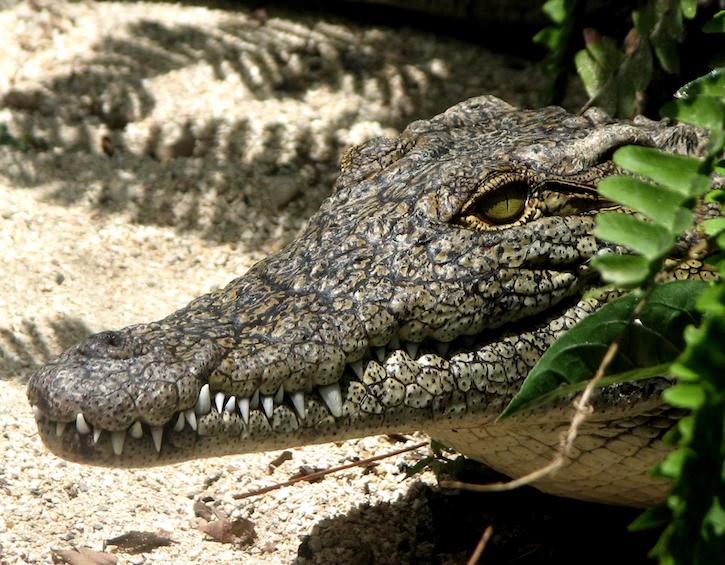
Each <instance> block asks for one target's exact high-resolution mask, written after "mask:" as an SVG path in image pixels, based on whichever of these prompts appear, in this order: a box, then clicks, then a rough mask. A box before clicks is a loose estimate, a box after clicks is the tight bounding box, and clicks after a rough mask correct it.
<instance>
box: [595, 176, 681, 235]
mask: <svg viewBox="0 0 725 565" xmlns="http://www.w3.org/2000/svg"><path fill="white" fill-rule="evenodd" d="M597 189H598V190H599V192H600V193H601V194H602V196H604V197H606V198H609V199H610V200H613V201H614V202H618V203H620V204H623V205H624V206H627V207H628V208H632V209H633V210H637V211H638V212H641V213H642V214H644V215H645V216H647V217H648V218H650V219H651V220H653V221H655V222H657V223H658V224H660V225H662V226H664V227H666V228H667V229H668V230H670V231H673V232H675V233H679V232H681V231H683V230H684V229H685V228H687V226H689V225H690V223H691V222H692V213H691V212H690V211H689V210H686V209H685V208H682V207H681V205H682V204H683V203H684V202H685V201H686V200H687V197H686V196H685V195H683V194H681V193H679V192H675V191H672V190H669V189H667V188H665V187H662V186H655V185H653V184H649V183H646V182H642V181H641V180H637V179H634V178H631V177H624V176H615V177H608V178H606V179H604V180H603V181H602V182H600V183H599V185H598V186H597Z"/></svg>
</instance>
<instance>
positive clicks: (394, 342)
mask: <svg viewBox="0 0 725 565" xmlns="http://www.w3.org/2000/svg"><path fill="white" fill-rule="evenodd" d="M388 349H400V340H399V339H398V336H397V335H394V336H393V337H391V338H390V343H388Z"/></svg>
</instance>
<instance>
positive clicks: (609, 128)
mask: <svg viewBox="0 0 725 565" xmlns="http://www.w3.org/2000/svg"><path fill="white" fill-rule="evenodd" d="M629 143H637V144H642V145H651V146H657V147H662V148H665V149H668V150H671V151H675V152H679V153H689V154H699V153H701V152H702V150H703V148H704V144H705V138H704V136H703V135H702V133H701V132H699V131H697V130H695V129H693V128H690V127H686V126H671V125H668V124H665V123H658V122H652V121H649V120H645V119H638V120H635V122H634V123H632V122H619V121H614V120H611V119H609V118H608V117H606V116H605V115H603V114H602V113H601V112H598V111H596V110H591V111H588V112H587V113H586V114H585V115H584V116H582V117H575V116H572V115H570V114H567V113H566V112H565V111H564V110H562V109H560V108H545V109H542V110H535V111H532V110H526V111H523V110H518V109H516V108H514V107H512V106H509V105H508V104H506V103H504V102H502V101H500V100H497V99H495V98H492V97H480V98H475V99H471V100H468V101H466V102H463V103H461V104H458V105H457V106H454V107H453V108H451V109H449V110H448V111H447V112H445V113H444V114H441V115H439V116H436V117H434V118H433V119H431V120H428V121H418V122H414V123H412V124H411V125H410V126H409V127H408V128H407V129H406V130H405V132H403V134H402V135H401V136H400V138H399V139H385V138H378V139H373V140H371V141H370V142H368V143H365V144H363V145H361V146H358V147H354V148H353V149H352V150H350V151H349V152H348V153H347V154H346V155H345V157H344V158H343V162H342V171H341V175H340V177H339V179H338V181H337V183H336V184H335V187H334V193H333V195H332V196H331V197H330V198H329V199H328V200H327V201H325V203H324V204H323V205H322V207H321V209H320V210H319V212H317V214H315V215H314V216H313V217H312V218H311V219H310V221H309V223H308V225H307V227H306V229H305V230H304V233H302V234H301V235H300V237H299V238H297V239H296V240H295V241H293V242H292V243H291V244H290V245H288V246H287V247H286V248H285V249H283V250H282V251H280V252H279V253H277V254H276V255H273V256H271V257H269V258H267V259H265V260H263V261H261V262H259V263H258V264H256V265H255V266H254V267H253V268H251V269H250V270H249V272H247V273H246V274H245V275H244V276H243V277H241V278H238V279H236V280H234V281H232V282H231V283H230V284H229V285H228V286H227V287H226V288H224V289H222V290H218V291H215V292H212V293H210V294H207V295H205V296H202V297H200V298H198V299H196V300H194V301H193V302H191V303H190V304H189V305H188V306H186V307H185V308H182V309H181V310H179V311H177V312H175V313H173V314H171V315H170V316H168V317H167V318H164V319H163V320H160V321H157V322H153V323H149V324H141V325H136V326H131V327H128V328H125V329H122V330H119V331H112V332H104V333H100V334H96V335H92V336H90V337H89V338H88V339H86V340H85V341H84V342H83V343H81V344H80V345H77V346H76V347H74V348H72V349H70V350H68V351H66V352H65V353H63V354H62V355H60V356H59V357H58V358H57V359H55V360H53V361H52V362H50V363H49V364H47V365H46V366H44V367H42V368H41V369H39V370H38V371H37V372H36V373H35V374H34V375H33V376H32V377H31V379H30V383H29V385H28V397H29V400H30V403H31V404H32V405H33V406H34V409H35V412H36V417H37V420H38V426H39V429H40V433H41V436H42V438H43V441H44V442H45V443H46V445H47V446H48V447H49V448H50V449H51V450H52V451H54V452H55V453H57V454H59V455H60V456H62V457H66V458H68V459H71V460H74V461H80V462H85V463H89V464H95V465H113V466H131V467H135V466H146V465H160V464H165V463H170V462H173V461H180V460H185V459H191V458H197V457H208V456H215V455H223V454H230V453H242V452H250V451H262V450H267V449H278V448H283V447H289V446H295V445H302V444H308V443H319V442H326V441H330V440H339V439H343V438H351V437H359V436H362V435H366V434H375V433H383V432H393V431H397V432H409V431H412V430H425V431H427V432H429V433H431V434H432V435H434V436H436V437H439V438H442V439H443V440H445V441H447V442H448V443H450V444H452V445H453V446H454V447H457V448H458V449H459V450H460V451H462V452H463V453H465V454H467V455H469V456H472V457H475V458H477V459H480V460H482V461H485V462H487V463H488V464H490V465H491V466H492V467H494V468H497V469H499V470H501V471H503V472H505V473H507V474H509V475H512V476H518V475H520V474H522V473H525V472H527V471H529V470H531V469H532V468H534V467H536V466H537V465H539V464H541V463H543V462H546V461H547V460H548V459H549V458H550V456H551V446H555V445H556V444H557V442H558V431H559V430H560V429H562V428H563V426H565V425H566V423H567V422H568V419H569V417H570V408H569V407H568V406H567V404H566V403H565V402H562V403H561V404H559V405H557V406H553V407H552V406H550V407H547V408H545V409H543V410H540V411H538V412H536V413H533V414H529V415H527V416H525V417H520V418H517V419H513V420H512V421H510V422H507V423H506V424H495V425H494V423H493V420H494V418H495V417H496V415H497V414H498V413H499V412H500V410H501V409H502V408H503V406H505V404H506V403H507V402H508V400H510V398H511V397H512V395H513V394H514V393H515V392H516V390H517V389H518V387H519V385H520V383H521V382H522V380H523V379H524V377H525V376H526V374H527V372H528V371H529V369H530V368H531V367H532V366H533V365H534V364H535V362H536V361H537V359H538V358H539V356H540V355H541V354H542V353H543V351H544V350H545V349H546V348H547V347H548V345H550V344H551V343H552V342H553V341H554V340H555V339H556V338H557V337H558V336H559V335H560V334H561V333H562V332H563V331H565V330H566V329H567V328H569V327H571V326H572V325H573V324H574V323H576V321H578V320H579V319H581V318H582V317H584V316H586V315H587V314H588V313H590V312H591V311H592V310H594V309H595V308H596V307H597V306H598V304H597V303H596V302H594V301H584V300H582V299H581V298H580V297H581V294H582V292H583V289H584V288H585V287H586V286H587V285H590V284H592V282H593V280H592V279H593V276H594V274H593V272H592V271H591V269H590V268H589V267H588V261H589V259H590V258H591V257H592V256H593V255H594V254H595V253H597V252H598V251H599V250H601V249H602V248H603V247H604V244H602V243H600V242H597V241H596V240H595V239H594V237H593V235H592V229H593V226H594V217H595V215H596V213H597V212H598V211H599V210H601V209H603V208H611V207H612V204H611V203H609V202H606V201H603V200H601V199H600V198H598V196H597V194H596V191H595V185H596V183H597V182H598V181H599V180H600V179H601V178H603V177H604V176H606V175H608V174H612V173H613V172H615V171H616V167H615V166H614V165H613V164H612V163H611V161H609V157H610V156H611V153H612V151H613V149H615V148H616V147H619V146H621V145H625V144H629ZM491 194H495V195H506V198H509V200H510V202H511V207H510V208H509V209H508V211H506V206H505V205H503V208H504V211H505V214H510V212H511V210H512V209H513V211H514V214H513V215H511V217H510V218H508V219H504V220H501V219H500V218H499V220H498V222H497V223H492V221H491V219H490V214H489V213H490V212H491V210H490V206H491V200H490V199H491V198H492V197H491V196H490V195H491ZM493 198H496V196H494V197H493ZM517 198H523V199H525V206H523V208H522V210H521V213H520V214H519V213H518V212H517V210H516V209H515V208H516V199H517ZM487 218H488V219H487ZM615 251H616V250H615ZM683 269H684V270H682V271H681V272H679V273H678V274H679V275H682V276H689V275H691V274H695V273H696V272H697V270H698V265H697V264H694V263H692V264H690V265H689V266H688V265H685V266H684V267H683ZM688 269H692V272H689V271H688ZM205 385H209V386H205ZM661 386H662V383H661V382H656V381H649V382H646V383H645V384H632V385H627V386H619V387H610V388H608V389H606V391H605V392H603V393H602V394H601V395H600V396H599V398H598V401H597V404H596V408H597V412H596V414H595V416H594V417H593V418H592V419H591V421H590V422H589V423H588V424H587V425H586V426H585V428H584V429H583V430H582V432H581V437H580V439H579V442H578V443H577V448H578V449H579V450H580V451H579V452H578V453H579V457H578V458H577V460H576V461H575V462H574V463H573V464H571V465H569V466H568V467H567V468H566V469H564V470H563V471H562V472H560V473H559V474H558V475H556V476H555V477H553V478H549V479H547V480H545V481H542V482H541V483H540V484H539V487H540V488H542V489H543V490H546V491H549V492H554V493H557V494H565V495H568V496H574V497H577V498H583V499H589V500H598V501H605V502H614V503H620V504H637V505H644V504H648V503H650V502H652V501H654V500H657V499H658V498H660V497H661V496H662V494H663V490H662V485H660V484H659V483H656V482H655V481H654V479H651V478H649V477H648V475H647V469H648V468H649V467H650V466H651V464H652V463H653V462H654V461H656V460H657V459H658V458H659V457H660V456H661V454H662V449H663V448H662V446H661V443H660V442H659V438H660V436H661V435H662V433H663V431H664V430H666V429H668V428H669V427H670V426H671V424H672V415H671V414H668V413H667V411H666V409H664V408H663V407H662V406H661V404H660V401H659V391H660V389H661ZM209 393H210V394H209ZM220 393H221V394H220ZM232 396H233V397H234V399H233V400H230V397H232ZM207 399H209V401H207ZM217 403H218V405H217ZM180 412H184V413H185V416H184V417H179V414H180ZM79 414H81V415H82V416H78V415H79ZM58 422H60V424H58ZM73 422H75V425H73ZM63 423H71V425H68V426H63ZM92 430H95V431H96V436H97V437H95V438H94V434H93V433H92ZM101 431H102V432H103V433H100V436H98V435H97V434H98V433H99V432H101ZM114 451H115V452H116V453H114Z"/></svg>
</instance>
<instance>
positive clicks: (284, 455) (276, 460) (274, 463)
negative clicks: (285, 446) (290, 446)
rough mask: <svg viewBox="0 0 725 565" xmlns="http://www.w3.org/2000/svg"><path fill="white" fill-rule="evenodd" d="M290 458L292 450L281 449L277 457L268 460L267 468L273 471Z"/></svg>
mask: <svg viewBox="0 0 725 565" xmlns="http://www.w3.org/2000/svg"><path fill="white" fill-rule="evenodd" d="M290 459H292V452H291V451H283V452H282V453H280V454H279V455H278V456H277V457H275V458H274V459H273V460H272V461H270V462H269V470H270V472H271V471H274V470H275V469H276V468H277V467H279V466H280V465H281V464H282V463H284V462H285V461H289V460H290Z"/></svg>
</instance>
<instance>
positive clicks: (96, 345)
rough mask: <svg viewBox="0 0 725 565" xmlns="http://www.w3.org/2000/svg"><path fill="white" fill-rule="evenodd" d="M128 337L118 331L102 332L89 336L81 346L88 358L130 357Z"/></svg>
mask: <svg viewBox="0 0 725 565" xmlns="http://www.w3.org/2000/svg"><path fill="white" fill-rule="evenodd" d="M126 344H127V340H126V336H125V335H124V334H123V333H121V332H117V331H107V332H100V333H97V334H93V335H92V336H89V337H88V338H87V339H86V341H85V342H84V343H83V345H82V346H81V351H82V353H83V355H85V356H86V357H109V356H110V357H117V358H118V357H120V358H125V357H128V356H129V354H130V352H129V351H126V349H127V348H126V347H125V346H126Z"/></svg>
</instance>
